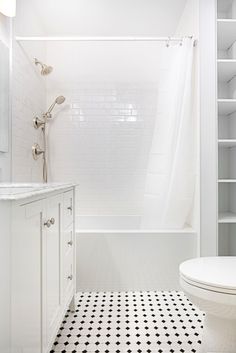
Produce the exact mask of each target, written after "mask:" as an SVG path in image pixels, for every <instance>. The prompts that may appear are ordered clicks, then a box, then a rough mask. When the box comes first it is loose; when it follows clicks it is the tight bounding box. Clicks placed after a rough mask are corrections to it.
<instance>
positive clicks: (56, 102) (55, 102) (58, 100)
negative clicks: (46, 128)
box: [45, 96, 66, 118]
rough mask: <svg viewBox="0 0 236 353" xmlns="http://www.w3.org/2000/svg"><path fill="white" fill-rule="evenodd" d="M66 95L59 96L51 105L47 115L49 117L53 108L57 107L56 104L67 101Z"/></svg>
mask: <svg viewBox="0 0 236 353" xmlns="http://www.w3.org/2000/svg"><path fill="white" fill-rule="evenodd" d="M65 100H66V99H65V97H64V96H58V97H57V98H56V99H55V101H54V102H53V103H52V105H51V106H50V107H49V109H48V111H47V112H46V114H45V116H46V117H47V118H51V117H52V116H51V112H52V110H53V108H54V107H55V105H56V104H62V103H64V102H65Z"/></svg>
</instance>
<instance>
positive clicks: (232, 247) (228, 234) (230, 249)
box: [218, 218, 236, 256]
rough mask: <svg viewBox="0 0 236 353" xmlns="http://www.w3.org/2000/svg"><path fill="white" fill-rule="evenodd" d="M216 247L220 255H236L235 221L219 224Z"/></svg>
mask: <svg viewBox="0 0 236 353" xmlns="http://www.w3.org/2000/svg"><path fill="white" fill-rule="evenodd" d="M235 222H236V218H235ZM218 249H219V255H220V256H236V223H235V224H234V223H225V224H219V234H218Z"/></svg>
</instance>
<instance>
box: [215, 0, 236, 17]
mask: <svg viewBox="0 0 236 353" xmlns="http://www.w3.org/2000/svg"><path fill="white" fill-rule="evenodd" d="M217 17H218V18H222V19H233V18H236V2H235V0H218V1H217Z"/></svg>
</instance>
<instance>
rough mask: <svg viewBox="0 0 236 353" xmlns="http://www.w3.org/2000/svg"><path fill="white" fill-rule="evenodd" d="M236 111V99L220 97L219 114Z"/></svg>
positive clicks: (228, 113)
mask: <svg viewBox="0 0 236 353" xmlns="http://www.w3.org/2000/svg"><path fill="white" fill-rule="evenodd" d="M234 112H236V99H218V113H219V115H230V114H232V113H234Z"/></svg>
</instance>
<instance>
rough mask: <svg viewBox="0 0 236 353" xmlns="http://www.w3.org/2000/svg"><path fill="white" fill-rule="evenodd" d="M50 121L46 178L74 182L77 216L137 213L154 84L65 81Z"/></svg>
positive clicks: (52, 93)
mask: <svg viewBox="0 0 236 353" xmlns="http://www.w3.org/2000/svg"><path fill="white" fill-rule="evenodd" d="M59 94H63V95H64V96H65V97H66V102H65V104H64V105H63V106H58V107H57V112H56V114H55V116H54V119H53V120H52V121H50V126H49V131H48V132H49V134H50V138H49V160H50V179H51V180H52V181H62V180H63V181H76V182H78V183H79V185H80V186H79V192H78V209H77V212H79V214H80V215H124V214H125V215H136V214H141V212H142V204H143V196H144V186H145V178H146V168H147V163H148V157H149V151H150V147H151V142H152V134H153V129H154V124H155V118H156V112H157V95H158V87H157V84H155V83H132V84H131V83H117V84H116V83H91V82H90V83H88V82H86V83H80V84H71V85H67V84H65V83H61V84H57V85H56V87H55V86H51V87H48V94H47V97H48V104H50V103H51V101H53V100H54V99H55V97H56V96H57V95H59Z"/></svg>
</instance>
